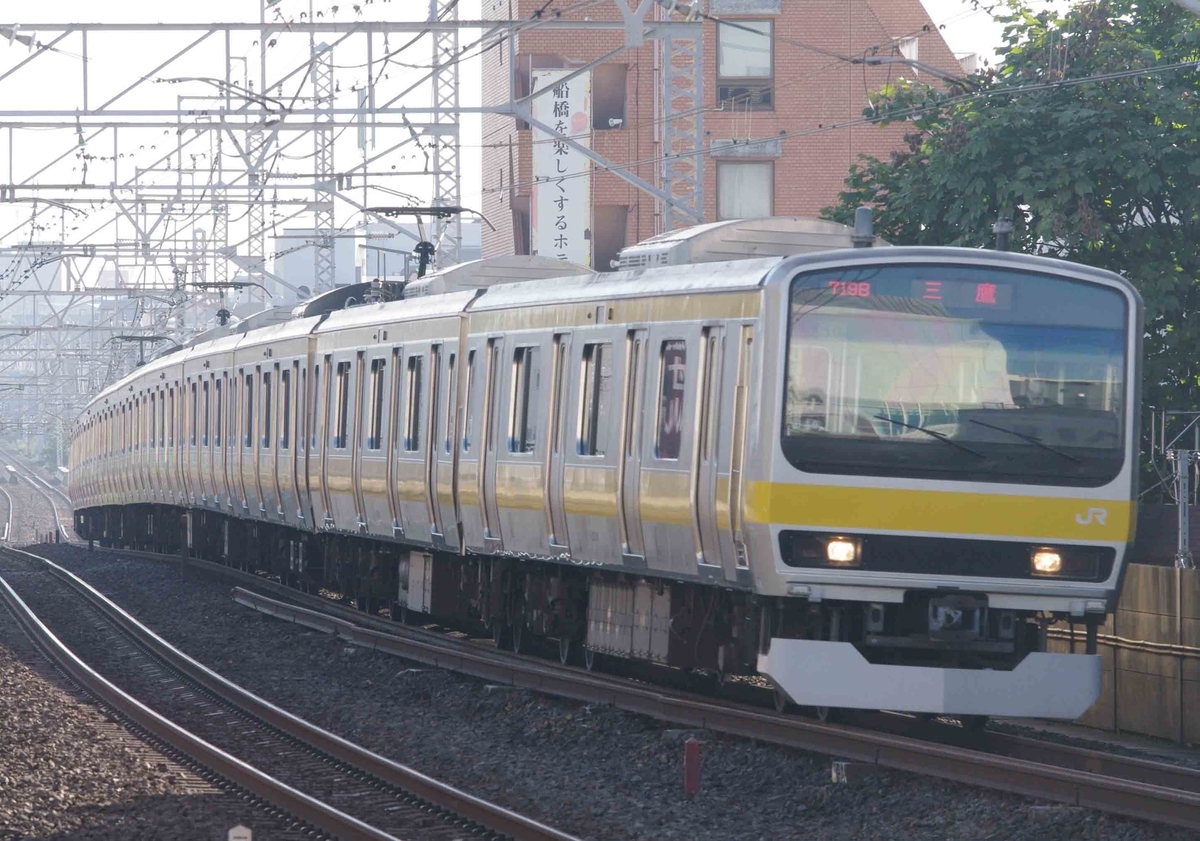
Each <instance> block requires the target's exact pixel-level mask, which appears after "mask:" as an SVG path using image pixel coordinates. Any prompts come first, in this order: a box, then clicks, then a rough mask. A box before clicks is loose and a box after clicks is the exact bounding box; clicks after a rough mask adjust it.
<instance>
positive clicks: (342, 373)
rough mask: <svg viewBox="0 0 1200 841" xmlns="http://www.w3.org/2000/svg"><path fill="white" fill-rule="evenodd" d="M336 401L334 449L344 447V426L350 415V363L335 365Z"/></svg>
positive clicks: (342, 448)
mask: <svg viewBox="0 0 1200 841" xmlns="http://www.w3.org/2000/svg"><path fill="white" fill-rule="evenodd" d="M334 399H335V401H336V404H335V407H334V409H335V411H334V418H335V419H336V426H334V430H333V446H334V449H338V450H344V449H346V426H347V423H346V422H347V421H348V420H349V417H350V407H349V405H348V404H349V402H350V363H349V362H339V363H338V366H337V392H336V393H335V395H334Z"/></svg>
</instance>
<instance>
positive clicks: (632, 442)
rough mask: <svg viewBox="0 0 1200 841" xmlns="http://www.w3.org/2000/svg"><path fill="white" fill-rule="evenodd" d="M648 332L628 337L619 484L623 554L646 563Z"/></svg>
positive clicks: (639, 331)
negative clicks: (643, 487) (644, 457)
mask: <svg viewBox="0 0 1200 841" xmlns="http://www.w3.org/2000/svg"><path fill="white" fill-rule="evenodd" d="M646 342H647V334H646V331H645V330H630V331H629V333H628V334H627V335H626V337H625V358H626V359H628V360H629V364H628V365H626V366H625V385H624V389H623V395H624V396H623V399H622V403H621V412H622V415H621V461H620V465H619V467H618V469H617V472H618V479H617V484H618V485H619V486H620V488H621V496H620V498H619V500H618V503H619V504H618V513H619V514H620V517H621V545H622V549H621V552H622V554H623V555H624V556H625V557H626V559H629V560H637V561H640V562H642V563H645V559H646V540H645V536H644V535H643V533H642V516H641V508H640V502H639V500H640V496H641V495H640V493H639V491H640V484H641V479H642V427H643V425H644V424H643V415H644V412H643V411H642V407H643V406H644V405H645V404H644V399H645V398H644V392H645V389H646V346H647V345H646Z"/></svg>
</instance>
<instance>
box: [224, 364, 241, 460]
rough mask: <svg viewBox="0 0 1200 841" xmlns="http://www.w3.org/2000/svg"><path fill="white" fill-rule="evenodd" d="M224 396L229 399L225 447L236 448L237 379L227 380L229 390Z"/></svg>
mask: <svg viewBox="0 0 1200 841" xmlns="http://www.w3.org/2000/svg"><path fill="white" fill-rule="evenodd" d="M226 396H227V397H228V398H229V401H228V402H229V420H228V421H227V422H226V424H225V445H226V446H228V447H230V448H235V447H237V440H238V438H237V435H238V428H237V425H238V410H237V377H236V376H231V377H230V378H229V388H228V389H226Z"/></svg>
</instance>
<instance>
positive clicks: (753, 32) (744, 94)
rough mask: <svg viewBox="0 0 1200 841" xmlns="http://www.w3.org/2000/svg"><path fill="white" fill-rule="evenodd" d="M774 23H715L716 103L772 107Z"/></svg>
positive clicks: (763, 107)
mask: <svg viewBox="0 0 1200 841" xmlns="http://www.w3.org/2000/svg"><path fill="white" fill-rule="evenodd" d="M773 44H774V23H773V22H772V21H769V20H737V21H727V22H721V23H718V24H717V103H718V104H719V105H728V106H730V107H732V108H740V109H743V110H745V109H747V108H749V109H759V110H766V111H769V110H771V109H773V108H774V107H775V93H774V79H775V62H774V59H775V53H774V48H773Z"/></svg>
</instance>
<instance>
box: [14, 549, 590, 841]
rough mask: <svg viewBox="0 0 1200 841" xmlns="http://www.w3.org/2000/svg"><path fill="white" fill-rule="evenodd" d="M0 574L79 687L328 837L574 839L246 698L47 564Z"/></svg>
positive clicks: (26, 560)
mask: <svg viewBox="0 0 1200 841" xmlns="http://www.w3.org/2000/svg"><path fill="white" fill-rule="evenodd" d="M0 573H3V575H6V576H9V577H12V578H13V579H14V580H16V579H19V580H20V582H21V584H20V585H19V589H21V590H22V591H23V592H24V593H25V596H26V597H25V598H24V599H23V598H22V597H21V596H20V595H18V593H17V591H16V589H14V587H13V586H12V585H11V584H10V583H9V582H8V581H5V580H4V578H3V577H0V596H2V597H3V600H4V601H5V602H6V603H7V604H8V606H9V609H10V610H11V611H12V612H13V613H14V614H15V615H16V616H17V617H18V619H19V621H20V622H21V623H22V625H23V626H24V627H25V628H26V629H27V631H28V632H29V633H30V634H31V635H32V636H34V637H35V639H36V640H37V642H38V644H39V645H41V646H42V647H43V648H44V649H45V650H48V651H50V652H52V653H53V656H54V657H55V658H56V659H57V660H58V661H59V663H60V664H61V666H62V667H63V668H65V669H66V670H67V671H68V672H69V673H70V674H71V675H72V677H73V678H74V679H76V680H77V681H78V682H79V683H80V684H81V685H83V686H84V687H85V688H87V689H88V690H89V691H90V692H92V693H93V694H95V695H96V696H97V697H100V698H101V699H102V700H104V701H105V702H106V703H108V704H109V705H111V706H113V707H114V708H115V709H117V710H118V711H119V712H120V714H121V715H123V716H127V717H129V718H130V719H132V720H133V721H135V722H136V724H137V725H138V726H140V727H143V728H144V729H146V730H147V731H149V732H151V733H152V734H154V735H155V736H156V737H158V738H160V739H162V740H163V741H165V742H167V743H168V744H170V745H172V746H173V747H175V748H176V749H178V750H180V751H182V752H184V753H186V754H188V755H189V756H191V757H193V758H194V759H195V760H196V761H197V762H199V763H200V764H202V765H204V766H205V767H208V768H210V769H212V770H213V771H214V772H215V773H216V774H218V775H220V776H221V777H224V778H225V779H227V780H229V781H230V782H232V783H233V784H235V785H237V786H239V787H241V788H243V789H244V790H246V791H248V792H250V793H251V794H253V795H254V796H256V797H259V798H261V799H262V800H264V801H267V802H269V803H272V804H274V805H275V806H276V807H277V808H279V809H281V810H283V811H285V812H286V813H288V814H290V815H294V816H295V817H297V818H298V819H300V820H303V821H305V822H307V823H308V824H311V825H312V826H313V827H315V828H317V829H318V830H320V831H321V832H323V833H325V834H327V835H330V836H333V837H338V838H344V839H355V841H357V840H358V839H376V840H378V839H393V838H403V839H405V841H442V839H467V838H485V839H494V838H512V839H515V841H570V839H571V836H568V835H565V834H563V833H560V832H558V831H557V830H554V829H552V828H550V827H547V826H545V825H542V824H539V823H537V822H535V821H532V820H530V819H528V818H525V817H524V816H522V815H518V814H516V813H514V812H511V811H509V810H507V809H504V808H502V807H499V806H496V805H494V804H492V803H489V802H487V801H484V800H481V799H480V798H477V797H474V796H472V795H470V794H467V793H465V792H462V791H460V790H458V789H455V788H453V787H451V786H447V785H445V784H443V783H440V782H438V781H437V780H434V779H432V778H430V777H427V776H425V775H422V774H420V773H418V772H416V771H414V770H412V769H410V768H407V767H405V766H403V765H400V764H399V763H396V762H393V761H391V760H389V759H387V758H385V757H382V756H379V755H378V754H375V753H372V752H370V751H368V750H366V749H364V748H362V747H360V746H358V745H355V744H353V743H351V742H349V741H347V740H345V739H342V738H340V737H338V736H335V735H333V734H331V733H329V732H327V731H324V730H321V729H320V728H317V727H315V726H313V725H312V724H309V723H308V722H306V721H304V720H302V719H299V718H297V717H295V716H292V715H291V714H289V713H287V712H286V711H284V710H282V709H280V708H278V707H276V706H274V705H272V704H270V703H268V702H266V701H264V700H262V699H261V698H258V697H257V696H255V695H253V694H251V693H249V692H247V691H245V690H244V689H241V688H240V687H238V686H236V685H234V684H232V683H230V682H229V681H227V680H225V679H224V678H222V677H221V676H220V675H218V674H216V673H215V672H213V671H211V670H209V669H208V668H206V667H205V666H203V665H201V664H199V663H197V662H195V661H194V660H192V659H191V658H189V657H187V656H186V655H185V654H183V653H182V652H180V651H179V650H178V649H175V648H174V647H172V646H171V645H169V644H168V643H166V642H165V641H164V640H162V639H161V638H159V637H158V636H157V635H156V634H154V633H153V632H152V631H150V630H149V629H148V628H146V627H145V626H143V625H141V624H140V623H139V622H137V620H135V619H134V618H133V617H132V616H130V615H129V614H127V613H126V612H125V611H123V610H122V609H121V608H120V607H118V606H117V605H115V604H114V603H113V602H111V601H110V600H108V599H107V598H106V597H104V596H103V595H102V594H101V593H99V592H98V591H96V590H95V589H94V588H92V587H90V586H89V585H88V584H86V583H85V582H83V581H82V580H81V579H79V578H78V577H76V576H75V575H73V574H72V573H70V572H68V571H67V570H65V569H63V568H62V567H59V566H58V565H57V564H54V563H53V562H52V561H50V560H49V559H46V558H42V557H40V556H37V555H33V554H31V553H28V552H24V551H21V550H14V549H3V550H0ZM31 604H33V605H34V606H35V607H36V608H37V610H38V612H39V613H42V614H43V615H44V616H46V617H47V618H46V620H45V621H43V620H42V619H39V618H38V616H37V615H35V613H34V611H33V610H32V609H31V608H30V605H31ZM45 622H49V623H50V624H52V625H53V626H55V628H56V629H57V631H58V636H56V635H55V634H54V633H52V632H51V631H50V629H49V628H48V627H47V624H45ZM60 637H61V640H60ZM68 646H70V648H69V647H68ZM71 648H74V649H76V650H77V651H78V653H76V652H75V651H72V650H71ZM102 675H103V676H102ZM110 681H113V682H110ZM116 684H119V685H120V686H119V688H118V686H117V685H116ZM251 763H254V764H251ZM331 804H338V805H331ZM341 804H350V805H346V806H342V805H341Z"/></svg>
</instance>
